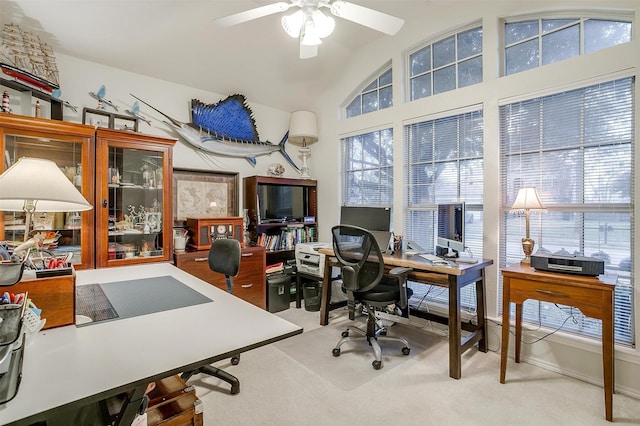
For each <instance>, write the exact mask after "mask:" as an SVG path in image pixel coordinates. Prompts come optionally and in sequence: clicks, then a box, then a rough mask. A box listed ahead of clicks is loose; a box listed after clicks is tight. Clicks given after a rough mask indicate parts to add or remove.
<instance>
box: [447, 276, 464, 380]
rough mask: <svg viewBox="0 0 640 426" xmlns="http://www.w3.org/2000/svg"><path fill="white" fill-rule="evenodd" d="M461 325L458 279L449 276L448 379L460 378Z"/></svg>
mask: <svg viewBox="0 0 640 426" xmlns="http://www.w3.org/2000/svg"><path fill="white" fill-rule="evenodd" d="M461 339H462V325H461V324H460V288H459V286H458V278H457V277H456V276H455V275H449V377H451V378H454V379H459V378H460V377H462V347H461V343H462V342H461Z"/></svg>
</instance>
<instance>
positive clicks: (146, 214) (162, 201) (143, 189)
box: [96, 129, 175, 266]
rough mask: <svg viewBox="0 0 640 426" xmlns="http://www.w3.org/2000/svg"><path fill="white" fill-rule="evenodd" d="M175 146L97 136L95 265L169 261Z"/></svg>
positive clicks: (128, 135) (105, 133)
mask: <svg viewBox="0 0 640 426" xmlns="http://www.w3.org/2000/svg"><path fill="white" fill-rule="evenodd" d="M174 143H175V141H174V140H168V139H164V138H159V137H155V136H150V135H143V134H140V133H134V132H125V131H119V130H112V129H98V130H97V132H96V191H97V193H96V203H97V204H99V206H98V207H97V213H96V229H97V232H96V265H97V266H119V265H126V264H134V263H146V262H159V261H168V260H169V256H170V253H171V243H172V240H173V238H172V235H171V233H172V224H173V221H172V218H171V215H172V211H171V177H172V166H171V164H172V163H171V153H172V149H173V144H174Z"/></svg>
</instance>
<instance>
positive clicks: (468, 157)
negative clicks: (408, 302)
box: [403, 107, 484, 307]
mask: <svg viewBox="0 0 640 426" xmlns="http://www.w3.org/2000/svg"><path fill="white" fill-rule="evenodd" d="M404 136H405V140H404V159H403V163H404V164H405V175H404V176H405V188H406V191H405V193H406V194H407V196H406V200H405V206H404V208H405V211H404V230H403V238H404V239H405V240H411V241H415V242H416V243H418V244H419V245H420V246H421V247H422V248H424V249H425V250H427V251H434V250H435V226H436V206H437V205H438V204H439V203H448V202H452V201H464V202H465V208H466V217H465V236H464V241H465V245H466V246H467V247H468V251H470V252H471V253H472V254H473V255H474V256H482V211H483V191H484V178H483V161H482V156H483V117H482V110H481V109H478V107H473V108H469V110H468V111H466V112H460V113H459V114H457V115H453V116H447V117H443V118H437V119H432V120H424V121H420V122H416V123H411V124H406V125H405V126H404ZM471 287H472V286H468V287H465V288H464V289H463V290H462V294H461V305H462V306H464V307H471V306H475V299H474V297H475V293H474V292H473V291H469V290H470V289H471ZM419 291H425V292H426V293H424V294H420V295H417V294H415V293H414V298H416V297H417V298H419V300H420V304H421V305H422V304H423V303H426V304H429V303H430V302H436V303H437V302H438V301H440V302H445V301H446V300H447V292H446V291H442V289H438V288H435V287H434V288H430V286H422V285H421V286H416V287H414V292H419Z"/></svg>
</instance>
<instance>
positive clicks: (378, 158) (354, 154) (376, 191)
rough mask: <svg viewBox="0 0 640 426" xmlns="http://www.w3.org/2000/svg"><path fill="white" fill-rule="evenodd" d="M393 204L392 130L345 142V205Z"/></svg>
mask: <svg viewBox="0 0 640 426" xmlns="http://www.w3.org/2000/svg"><path fill="white" fill-rule="evenodd" d="M392 204H393V129H391V128H389V129H381V130H376V131H373V132H369V133H363V134H361V135H356V136H350V137H347V138H344V139H342V205H345V206H370V207H376V206H379V207H392Z"/></svg>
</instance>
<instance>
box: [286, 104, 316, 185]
mask: <svg viewBox="0 0 640 426" xmlns="http://www.w3.org/2000/svg"><path fill="white" fill-rule="evenodd" d="M289 141H290V142H291V143H294V144H296V145H302V148H300V150H299V151H300V155H301V156H302V167H301V168H300V177H302V178H310V177H311V176H309V166H308V165H307V158H308V157H309V153H310V152H311V149H310V148H309V147H308V146H307V145H308V144H312V143H314V142H317V141H318V122H317V120H316V114H315V113H313V112H310V111H295V112H292V113H291V119H290V120H289Z"/></svg>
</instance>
